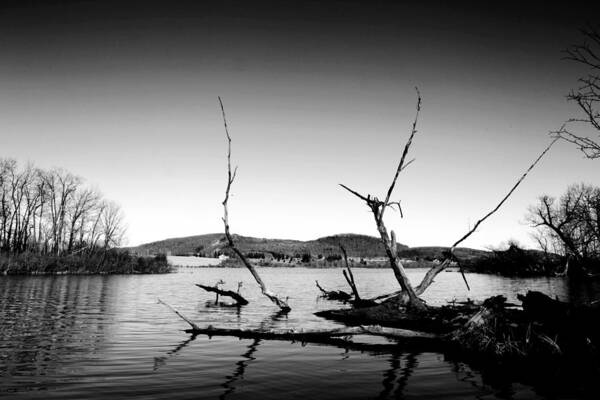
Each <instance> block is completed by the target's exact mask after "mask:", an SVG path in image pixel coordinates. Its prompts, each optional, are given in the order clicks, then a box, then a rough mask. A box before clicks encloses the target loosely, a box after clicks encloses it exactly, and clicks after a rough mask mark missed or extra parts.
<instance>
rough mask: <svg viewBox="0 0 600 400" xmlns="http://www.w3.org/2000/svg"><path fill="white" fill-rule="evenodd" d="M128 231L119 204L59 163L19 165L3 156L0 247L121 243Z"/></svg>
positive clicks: (46, 249) (53, 249) (58, 250)
mask: <svg viewBox="0 0 600 400" xmlns="http://www.w3.org/2000/svg"><path fill="white" fill-rule="evenodd" d="M123 233H124V227H123V215H122V212H121V211H120V209H119V207H118V206H116V205H115V204H113V203H111V202H107V201H105V200H104V199H103V198H102V195H101V194H100V193H98V192H97V191H95V190H93V189H90V188H87V187H85V186H84V185H83V180H82V179H81V178H80V177H78V176H75V175H73V174H71V173H70V172H68V171H64V170H61V169H52V170H49V171H45V170H42V169H39V168H35V167H34V166H33V165H30V164H28V165H25V166H24V167H20V166H19V165H18V163H17V162H16V161H15V160H12V159H0V251H3V252H13V253H20V252H24V251H34V252H40V253H52V254H56V255H58V254H62V253H65V252H66V253H73V252H75V251H80V250H81V249H84V248H88V249H89V248H92V250H93V249H95V248H96V245H97V244H98V243H103V244H104V248H109V247H114V246H117V245H119V243H120V241H121V238H122V236H123Z"/></svg>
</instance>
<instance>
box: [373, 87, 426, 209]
mask: <svg viewBox="0 0 600 400" xmlns="http://www.w3.org/2000/svg"><path fill="white" fill-rule="evenodd" d="M415 90H416V91H417V112H416V113H415V119H414V121H413V124H412V129H411V132H410V136H409V138H408V141H407V142H406V145H405V146H404V151H403V152H402V157H401V158H400V162H399V163H398V168H396V173H395V174H394V179H393V180H392V183H391V185H390V188H389V189H388V191H387V195H386V196H385V201H384V202H383V204H384V207H382V208H381V211H380V215H379V218H380V219H381V218H383V213H384V212H385V206H386V205H387V204H388V202H389V201H390V197H391V196H392V192H393V191H394V187H395V186H396V181H397V180H398V175H399V174H400V171H402V170H403V169H404V160H405V159H406V156H407V155H408V150H410V145H411V144H412V141H413V138H414V137H415V134H416V133H417V121H418V120H419V113H420V112H421V93H420V92H419V89H418V88H415ZM413 161H414V159H413V160H410V161H409V162H408V164H406V166H408V165H410V164H411V163H412V162H413Z"/></svg>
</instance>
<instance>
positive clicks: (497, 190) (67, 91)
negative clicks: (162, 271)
mask: <svg viewBox="0 0 600 400" xmlns="http://www.w3.org/2000/svg"><path fill="white" fill-rule="evenodd" d="M197 3H203V2H193V1H118V2H117V1H115V2H112V1H101V2H100V1H98V2H92V1H39V2H37V1H28V2H17V1H15V2H13V3H12V5H10V4H9V5H6V6H2V7H3V8H2V9H1V12H0V157H12V158H16V159H17V160H19V161H20V162H27V161H32V162H34V163H35V164H36V165H38V166H40V167H45V168H50V167H53V166H57V167H63V168H66V169H68V170H70V171H71V172H73V173H75V174H77V175H80V176H82V177H84V178H85V179H86V180H87V182H88V183H89V184H90V185H93V186H95V187H97V188H99V189H100V190H101V191H102V192H103V193H104V194H105V196H106V197H108V198H110V199H113V200H115V201H117V202H118V203H119V204H121V206H122V207H123V209H124V212H125V215H126V219H127V224H128V238H129V244H130V245H136V244H140V243H143V242H148V241H154V240H159V239H164V238H168V237H177V236H187V235H194V234H202V233H209V232H220V231H222V228H223V227H222V221H221V216H222V206H221V201H222V200H223V194H224V189H225V185H226V173H227V171H226V140H225V136H224V131H223V126H222V120H221V114H220V110H219V106H218V100H217V96H219V95H220V96H221V97H222V98H223V101H224V103H225V107H226V112H227V116H228V122H229V126H230V132H231V135H232V138H233V154H232V157H233V161H234V163H235V164H236V165H238V166H239V171H238V177H237V180H236V182H235V183H234V186H233V189H232V194H233V197H232V198H231V201H230V223H231V229H232V231H233V232H235V233H239V234H243V235H251V236H258V237H270V238H290V239H303V240H305V239H313V238H317V237H319V236H324V235H328V234H333V233H341V232H355V233H364V234H369V235H373V236H375V235H377V231H376V228H375V224H374V223H373V220H372V216H371V215H370V213H369V210H368V209H367V207H366V206H365V205H364V204H363V203H361V202H360V201H359V200H358V199H357V198H354V197H353V196H351V195H350V194H349V193H347V192H345V191H343V190H342V189H341V188H340V187H339V186H338V183H344V184H346V185H348V186H350V187H352V188H355V189H357V190H359V191H361V192H363V193H370V194H373V195H378V196H380V197H382V196H383V195H384V194H385V192H386V190H387V187H388V185H389V183H390V180H391V178H392V176H393V173H394V170H395V167H396V165H397V162H398V159H399V157H400V154H401V151H402V148H403V146H404V143H405V141H406V139H407V138H408V134H409V132H410V124H411V123H412V119H413V117H414V111H415V101H416V96H415V91H414V87H415V86H418V87H419V89H420V91H421V94H422V97H423V108H422V114H421V117H420V120H419V123H418V129H419V132H418V134H417V136H416V138H415V141H414V146H413V148H412V149H411V155H412V156H413V157H415V158H416V161H415V162H414V163H413V164H412V165H411V166H410V167H409V168H408V169H407V170H406V171H405V172H403V173H402V174H401V176H400V178H399V180H398V184H397V189H396V192H395V195H394V198H395V199H401V201H402V204H403V210H404V219H401V218H400V216H399V215H398V213H392V212H388V214H387V221H386V222H387V224H388V227H389V228H390V229H394V230H395V231H396V233H397V237H398V241H400V242H402V243H405V244H408V245H410V246H424V245H449V244H451V243H452V242H454V241H455V240H456V239H457V238H459V237H460V236H462V235H463V234H464V233H465V232H466V231H467V230H468V229H469V227H470V226H471V225H472V224H474V223H475V222H476V221H477V220H478V219H479V218H480V217H481V216H482V215H484V214H485V213H487V212H488V211H489V210H490V209H491V208H493V207H494V206H495V205H496V203H497V202H498V201H499V200H500V199H501V198H502V197H503V196H504V194H505V193H506V192H507V191H508V189H509V188H510V187H511V186H512V185H513V183H514V182H515V181H516V179H517V178H518V177H519V176H520V175H521V174H522V173H523V171H524V170H525V169H526V168H527V167H528V166H529V165H530V164H531V162H532V161H533V160H534V159H535V158H536V157H537V156H538V154H539V153H540V152H541V151H542V150H543V149H544V147H545V146H546V145H547V144H548V142H549V137H548V131H550V130H552V129H556V128H558V127H559V126H560V125H561V124H562V122H563V121H564V120H565V119H567V118H569V117H572V116H574V115H575V113H576V109H575V107H574V105H573V104H569V103H568V102H567V101H566V100H565V95H566V94H567V93H568V92H569V90H570V89H571V88H573V87H574V86H575V85H576V83H577V78H578V77H579V76H581V75H583V74H585V73H586V69H585V68H582V67H581V66H579V65H576V64H574V63H572V62H569V61H565V60H562V59H561V57H562V54H561V51H562V50H564V49H565V48H566V47H567V46H569V45H570V44H574V43H579V42H581V40H582V39H581V35H580V33H579V32H578V29H579V28H582V27H584V26H585V25H586V23H590V22H594V20H593V18H594V17H597V16H598V15H599V14H598V12H597V7H596V9H594V8H593V7H592V6H590V4H592V3H591V2H590V3H589V4H585V3H581V4H580V5H572V4H575V3H571V2H569V4H571V6H570V7H567V6H565V5H563V6H556V7H558V8H551V6H549V5H546V4H544V3H541V2H540V3H535V4H534V3H531V4H530V5H529V6H523V5H518V3H510V2H502V3H500V4H497V5H495V6H494V7H490V6H489V5H488V6H487V7H488V8H485V7H484V6H482V5H479V6H474V5H472V4H471V5H470V4H467V3H460V5H457V4H452V5H437V4H436V3H434V2H418V4H417V2H410V4H411V5H397V4H395V2H391V1H390V2H386V1H377V2H368V1H364V2H363V1H329V2H327V3H326V5H325V2H316V1H313V2H310V1H303V2H300V1H278V2H266V1H255V2H250V1H223V2H215V4H213V5H198V4H197ZM217 3H218V4H217ZM453 3H454V2H453ZM480 3H483V2H480ZM23 4H25V5H23ZM565 4H566V3H565ZM599 177H600V162H598V161H590V160H586V159H584V158H583V156H582V154H580V153H579V152H578V151H577V150H576V149H574V148H573V147H572V146H570V145H568V144H567V143H558V144H557V145H556V146H555V147H554V148H553V149H552V151H551V152H550V153H548V154H547V157H546V158H545V159H544V160H543V161H542V162H541V163H540V164H539V166H538V167H537V168H536V169H535V170H534V171H533V172H532V173H531V174H530V176H529V177H528V178H527V179H526V180H525V181H524V183H523V184H522V186H521V187H519V189H518V190H517V192H516V193H515V194H514V195H513V196H512V197H511V199H510V200H509V202H508V203H506V205H505V206H504V207H503V208H502V209H501V211H499V212H498V213H497V214H495V215H494V216H493V217H492V218H491V219H489V220H488V221H487V222H486V223H485V224H484V225H483V226H482V227H481V228H480V229H479V230H478V232H477V233H476V234H475V235H473V236H471V238H469V240H468V241H467V242H465V243H464V245H465V246H470V247H476V248H485V247H486V246H490V245H491V246H496V245H499V244H501V243H502V242H506V241H507V240H508V239H517V240H519V241H520V242H522V243H524V244H527V245H532V244H533V242H532V241H531V239H530V233H531V229H530V228H529V227H528V226H527V224H526V221H525V216H526V213H527V208H528V206H529V205H531V204H533V203H535V202H536V198H537V197H538V196H540V195H541V194H544V193H547V194H550V195H560V194H561V193H562V192H563V191H564V190H565V189H566V188H567V186H568V185H569V184H571V183H576V182H582V181H583V182H588V183H592V184H596V185H598V184H600V182H599Z"/></svg>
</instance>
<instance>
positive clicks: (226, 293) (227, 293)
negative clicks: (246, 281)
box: [196, 282, 248, 306]
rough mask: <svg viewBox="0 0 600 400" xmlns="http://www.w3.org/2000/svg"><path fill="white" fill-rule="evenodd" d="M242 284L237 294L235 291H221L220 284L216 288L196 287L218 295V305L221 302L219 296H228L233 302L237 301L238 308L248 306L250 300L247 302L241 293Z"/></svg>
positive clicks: (199, 285)
mask: <svg viewBox="0 0 600 400" xmlns="http://www.w3.org/2000/svg"><path fill="white" fill-rule="evenodd" d="M241 284H242V283H241V282H239V283H238V291H237V292H234V291H233V290H224V289H221V288H220V287H219V283H217V284H216V285H215V286H206V285H201V284H199V283H196V286H198V287H199V288H201V289H204V290H206V291H207V292H213V293H216V295H217V297H216V299H215V304H217V303H218V302H219V296H227V297H231V298H232V299H233V300H235V305H236V306H245V305H246V304H248V300H246V299H245V298H244V297H243V296H242V295H241V294H240V293H239V289H240V286H241Z"/></svg>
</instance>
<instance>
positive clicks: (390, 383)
mask: <svg viewBox="0 0 600 400" xmlns="http://www.w3.org/2000/svg"><path fill="white" fill-rule="evenodd" d="M401 360H402V354H398V353H395V354H392V357H391V360H390V367H391V368H390V369H389V370H387V371H386V372H385V374H384V377H385V378H384V379H383V390H382V391H381V393H379V396H378V397H377V398H378V399H387V398H389V397H390V395H392V394H394V398H399V397H401V396H402V393H403V392H404V388H405V387H406V384H407V383H408V379H409V378H410V376H411V375H412V374H413V372H414V370H415V368H416V367H417V366H418V365H419V361H418V360H417V357H416V356H415V354H414V353H408V354H407V355H406V360H405V366H404V368H400V367H401V365H402V364H401ZM398 371H401V372H400V376H399V377H398Z"/></svg>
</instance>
